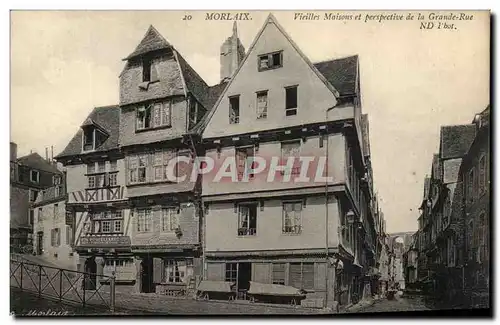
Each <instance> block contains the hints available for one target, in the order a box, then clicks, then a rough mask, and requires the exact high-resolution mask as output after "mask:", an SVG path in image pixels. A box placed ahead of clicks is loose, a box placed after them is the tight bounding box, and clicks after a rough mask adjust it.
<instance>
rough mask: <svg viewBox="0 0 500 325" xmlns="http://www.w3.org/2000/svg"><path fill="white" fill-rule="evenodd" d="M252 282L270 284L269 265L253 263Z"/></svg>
mask: <svg viewBox="0 0 500 325" xmlns="http://www.w3.org/2000/svg"><path fill="white" fill-rule="evenodd" d="M252 273H253V274H252V281H255V282H259V283H271V263H253V264H252Z"/></svg>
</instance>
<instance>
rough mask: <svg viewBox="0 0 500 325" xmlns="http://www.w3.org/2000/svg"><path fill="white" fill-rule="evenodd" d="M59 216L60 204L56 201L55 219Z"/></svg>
mask: <svg viewBox="0 0 500 325" xmlns="http://www.w3.org/2000/svg"><path fill="white" fill-rule="evenodd" d="M57 218H59V205H58V204H57V203H56V204H54V219H57Z"/></svg>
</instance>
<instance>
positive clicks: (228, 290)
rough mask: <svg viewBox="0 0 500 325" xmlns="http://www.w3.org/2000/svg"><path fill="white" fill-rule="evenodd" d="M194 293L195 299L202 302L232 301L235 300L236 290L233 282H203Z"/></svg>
mask: <svg viewBox="0 0 500 325" xmlns="http://www.w3.org/2000/svg"><path fill="white" fill-rule="evenodd" d="M196 291H197V292H196V296H197V298H198V299H203V300H209V299H216V300H234V299H235V298H236V288H235V283H233V282H227V281H209V280H203V281H201V282H200V284H199V285H198V288H197V289H196Z"/></svg>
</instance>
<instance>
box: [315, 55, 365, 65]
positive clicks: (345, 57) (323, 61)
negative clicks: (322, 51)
mask: <svg viewBox="0 0 500 325" xmlns="http://www.w3.org/2000/svg"><path fill="white" fill-rule="evenodd" d="M354 57H359V54H353V55H348V56H343V57H339V58H336V59H327V60H321V61H318V62H313V64H320V63H326V62H331V61H338V60H344V59H349V58H354Z"/></svg>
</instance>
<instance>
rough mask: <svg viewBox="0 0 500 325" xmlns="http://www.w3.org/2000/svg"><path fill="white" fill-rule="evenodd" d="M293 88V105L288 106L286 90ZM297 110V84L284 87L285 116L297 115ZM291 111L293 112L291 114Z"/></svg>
mask: <svg viewBox="0 0 500 325" xmlns="http://www.w3.org/2000/svg"><path fill="white" fill-rule="evenodd" d="M293 89H294V90H295V107H291V106H290V107H289V103H288V96H287V94H288V91H290V90H293ZM290 105H291V103H290ZM298 110H299V85H291V86H286V87H285V117H288V116H297V115H298ZM292 113H293V114H292Z"/></svg>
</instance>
